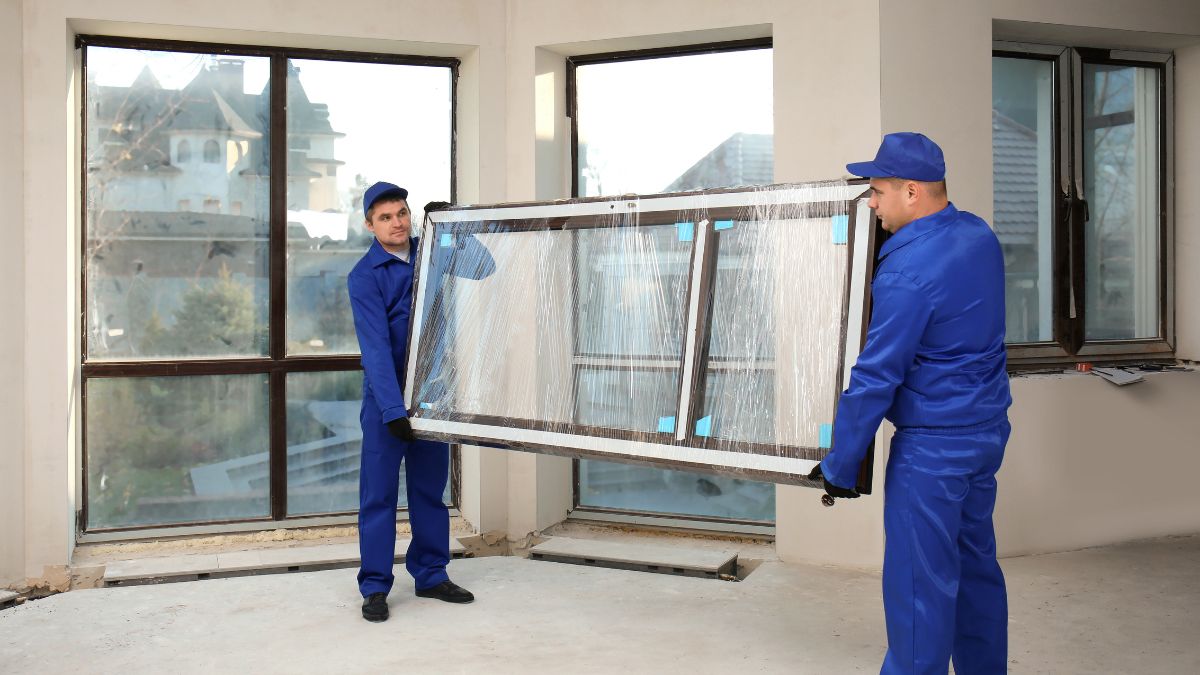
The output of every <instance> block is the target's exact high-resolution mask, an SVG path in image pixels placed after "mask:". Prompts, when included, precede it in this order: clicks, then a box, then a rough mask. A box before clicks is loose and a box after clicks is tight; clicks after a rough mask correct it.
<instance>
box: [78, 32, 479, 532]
mask: <svg viewBox="0 0 1200 675" xmlns="http://www.w3.org/2000/svg"><path fill="white" fill-rule="evenodd" d="M87 47H112V48H121V49H135V50H148V51H174V52H186V53H195V54H208V55H230V56H257V57H267V58H269V59H270V76H269V82H270V83H271V94H270V96H271V100H270V110H271V116H270V120H271V121H270V127H271V128H270V132H271V144H270V147H269V150H268V152H269V157H270V166H271V168H272V170H271V174H270V178H269V195H270V196H269V204H270V206H269V210H270V213H269V217H270V224H269V228H270V229H269V232H270V234H269V240H268V251H269V252H268V284H269V291H268V297H269V300H268V305H269V309H268V323H267V326H268V336H269V338H268V341H269V347H268V355H267V356H265V357H232V358H228V359H216V358H207V359H156V360H147V361H135V360H127V361H119V360H105V361H98V362H92V361H89V360H88V344H87V325H88V322H87V307H88V306H89V303H87V302H86V301H85V302H82V303H81V304H82V309H81V324H80V326H81V330H80V355H81V361H82V363H81V368H80V372H81V387H80V390H81V405H80V426H81V429H82V430H83V431H82V432H81V434H80V438H81V441H80V443H81V453H80V456H81V458H82V476H81V485H82V492H81V495H82V497H81V500H80V504H79V506H78V510H79V513H78V520H77V523H78V524H77V531H78V532H81V533H100V532H125V531H129V532H134V531H139V530H158V529H170V528H185V527H195V526H198V525H201V526H212V525H225V524H233V523H262V522H280V523H281V524H286V523H288V522H289V521H305V520H310V519H312V518H322V517H330V516H351V515H354V514H355V513H357V511H342V512H329V513H306V514H299V515H288V512H287V416H286V415H287V399H286V396H287V392H286V384H287V375H288V374H289V373H310V372H338V371H354V370H362V365H361V363H360V356H359V355H358V354H351V355H331V356H311V355H291V356H289V355H288V354H287V349H286V343H285V335H286V320H287V316H286V313H287V175H286V172H284V171H276V170H275V168H277V167H286V166H287V153H288V148H287V115H286V112H285V104H286V102H287V79H288V78H287V64H288V60H289V59H312V60H324V61H341V62H349V63H379V64H391V65H418V66H436V67H444V68H448V69H449V71H450V129H451V135H450V199H451V201H452V202H453V201H454V200H455V198H456V194H457V173H458V172H457V164H456V156H457V134H455V133H454V130H455V129H456V127H457V114H458V75H459V65H460V61H459V59H457V58H451V57H433V56H419V55H401V54H379V53H371V52H354V51H338V50H326V49H293V48H283V47H269V46H252V45H238V44H228V43H211V42H186V41H179V40H152V39H142V38H123V37H111V36H100V35H79V36H77V37H76V40H75V48H76V49H77V50H79V52H80V63H81V64H82V68H83V72H84V77H86V73H87ZM81 96H82V103H81V120H82V124H81V131H80V141H79V143H80V156H81V157H85V158H86V157H87V147H86V139H87V114H88V103H87V92H86V91H84V92H83V94H82V95H81ZM87 178H88V176H87V162H86V161H84V162H81V169H80V176H79V179H80V191H81V195H80V222H81V223H83V224H84V225H83V228H84V230H86V228H87V222H88V221H87V199H86V191H87V184H88V183H87ZM87 244H88V237H87V233H86V231H85V232H83V233H82V235H81V236H80V249H81V257H80V260H81V262H80V297H81V298H84V299H86V298H87V292H88V284H87V272H88V270H87V269H86V261H87V255H86V252H87ZM256 374H261V375H266V376H268V378H269V389H268V392H269V393H268V399H269V400H268V406H269V408H268V409H269V411H270V419H269V422H268V424H269V439H270V441H269V447H268V457H269V467H270V490H269V496H270V506H271V512H270V515H269V516H266V517H259V518H238V519H231V520H216V521H214V520H202V521H187V522H177V523H159V524H150V525H137V526H129V527H114V528H90V527H88V452H87V433H86V430H87V419H86V415H87V395H88V388H87V385H88V382H89V381H90V380H92V379H100V378H138V377H170V376H203V375H214V376H215V375H256ZM459 457H460V453H459V449H458V448H457V447H453V449H452V454H451V469H450V474H451V475H450V506H451V507H454V508H457V507H458V504H459V503H460V493H461V485H460V476H461V468H460V466H459V465H460V462H459ZM404 510H405V509H399V511H404Z"/></svg>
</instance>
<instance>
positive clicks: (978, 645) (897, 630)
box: [880, 417, 1010, 675]
mask: <svg viewBox="0 0 1200 675" xmlns="http://www.w3.org/2000/svg"><path fill="white" fill-rule="evenodd" d="M1009 431H1010V427H1009V423H1008V419H1007V417H1001V418H998V419H996V420H992V421H991V422H988V423H985V424H980V425H977V426H972V427H957V428H945V429H929V428H912V427H910V428H902V429H899V430H897V432H896V435H895V436H894V437H893V438H892V449H891V456H890V458H889V459H888V466H887V479H886V484H885V488H884V489H885V498H884V514H883V518H884V532H885V534H886V536H887V544H886V549H885V552H884V561H883V606H884V614H885V617H886V620H887V635H888V651H887V656H886V657H885V658H884V662H883V668H882V669H881V671H880V672H881V673H887V674H891V673H939V674H944V673H946V672H947V670H948V669H949V663H950V659H951V656H953V659H954V670H955V672H956V673H958V675H977V674H980V673H1004V672H1006V670H1007V666H1008V596H1007V593H1006V592H1005V588H1004V575H1003V573H1001V571H1000V565H999V564H998V563H997V562H996V534H995V531H994V530H993V529H992V510H993V508H994V507H995V505H996V471H997V470H999V469H1000V462H1001V460H1002V459H1003V457H1004V445H1005V443H1007V442H1008V435H1009Z"/></svg>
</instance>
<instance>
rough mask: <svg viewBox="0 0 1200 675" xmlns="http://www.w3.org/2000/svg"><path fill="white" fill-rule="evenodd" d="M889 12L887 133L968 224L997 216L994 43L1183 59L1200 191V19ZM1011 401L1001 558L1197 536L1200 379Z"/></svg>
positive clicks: (1188, 322) (1183, 315) (1181, 138)
mask: <svg viewBox="0 0 1200 675" xmlns="http://www.w3.org/2000/svg"><path fill="white" fill-rule="evenodd" d="M880 8H881V12H880V25H881V31H882V36H881V40H880V43H881V45H882V46H881V55H880V60H881V74H880V87H881V90H882V96H881V98H882V122H883V124H882V130H883V131H884V132H890V131H899V130H906V129H917V130H921V131H924V132H925V133H927V134H929V135H930V136H931V137H933V138H934V139H936V140H937V141H938V142H939V143H940V144H941V145H942V147H943V149H944V150H945V152H946V156H947V169H948V178H949V188H950V192H951V199H952V200H953V201H954V202H955V204H956V205H958V206H959V208H963V209H966V210H969V211H973V212H975V213H977V214H979V215H980V216H983V217H984V218H989V219H990V218H991V214H992V170H991V128H990V119H991V117H990V109H991V40H992V37H993V31H994V30H995V31H997V32H999V33H1002V34H1003V35H1002V36H1003V37H1006V38H1009V39H1012V38H1018V39H1025V40H1031V41H1033V40H1036V41H1040V42H1049V41H1056V40H1059V41H1065V42H1067V43H1068V44H1080V45H1085V46H1087V45H1090V46H1100V45H1108V46H1112V47H1124V48H1157V49H1160V50H1161V49H1164V48H1167V49H1171V48H1176V49H1180V52H1179V57H1180V58H1179V63H1178V65H1177V71H1176V86H1177V88H1178V89H1179V91H1181V92H1182V95H1180V96H1179V97H1178V98H1177V100H1176V116H1175V123H1176V129H1177V132H1176V133H1177V136H1176V147H1175V157H1176V172H1177V173H1176V185H1178V186H1188V185H1194V184H1195V183H1196V180H1197V179H1198V178H1200V173H1198V171H1197V170H1198V168H1200V167H1198V165H1197V161H1196V159H1195V156H1196V154H1197V152H1198V151H1200V145H1197V141H1200V123H1197V121H1196V120H1198V119H1200V118H1198V117H1197V116H1196V114H1195V109H1196V105H1197V104H1200V101H1197V94H1198V92H1197V89H1200V68H1198V67H1197V66H1198V65H1200V64H1198V63H1197V54H1196V48H1195V47H1187V48H1181V47H1184V46H1186V45H1189V44H1190V45H1195V44H1200V5H1197V4H1196V3H1194V2H1176V1H1165V2H1155V3H1144V2H1120V1H1113V2H1103V3H1100V2H1087V1H1084V0H1072V1H1064V2H1056V3H1039V2H1027V1H1025V0H993V1H992V2H979V3H960V2H951V1H949V0H918V1H915V2H905V3H888V2H881V3H880ZM1060 24H1061V25H1060ZM1193 193H1194V191H1192V190H1188V189H1186V188H1183V189H1179V190H1178V191H1177V194H1176V206H1177V213H1176V242H1177V245H1178V246H1179V248H1178V249H1177V259H1178V260H1180V261H1183V262H1184V264H1183V265H1181V269H1180V273H1179V274H1178V276H1177V279H1176V286H1175V288H1176V292H1177V296H1176V302H1175V306H1176V308H1177V311H1178V315H1177V316H1178V319H1179V325H1178V327H1177V333H1178V335H1179V345H1180V350H1179V352H1180V356H1183V357H1187V358H1195V349H1196V345H1197V340H1198V339H1200V332H1198V329H1200V326H1198V325H1197V317H1196V310H1195V307H1196V306H1197V305H1198V304H1200V278H1198V277H1197V275H1196V273H1195V272H1192V271H1190V270H1188V269H1186V267H1187V265H1186V261H1187V260H1188V257H1187V255H1188V253H1190V252H1194V250H1195V242H1196V239H1197V234H1198V233H1200V218H1197V206H1196V196H1195V195H1194V194H1193ZM1013 398H1014V405H1013V408H1012V410H1011V412H1010V418H1011V419H1012V423H1013V429H1014V432H1013V436H1012V439H1011V440H1010V442H1009V446H1008V451H1007V455H1006V460H1005V464H1004V467H1003V469H1002V470H1001V473H1000V476H999V479H1000V481H1001V487H1000V497H999V503H998V505H997V508H996V515H995V523H996V529H997V532H998V540H999V547H1000V553H1001V555H1015V554H1021V553H1029V552H1037V551H1053V550H1065V549H1070V548H1078V547H1081V546H1093V545H1099V544H1104V543H1109V542H1113V541H1120V540H1124V539H1133V538H1138V537H1149V536H1155V535H1160V534H1166V533H1182V532H1197V531H1200V495H1197V494H1196V491H1195V490H1194V489H1188V488H1187V487H1186V486H1187V483H1188V481H1187V480H1186V478H1185V477H1186V476H1189V475H1195V471H1196V470H1197V468H1200V459H1198V458H1197V457H1196V455H1195V453H1193V452H1189V451H1188V450H1187V448H1190V447H1192V446H1194V445H1195V439H1196V438H1197V430H1198V428H1197V426H1196V421H1195V415H1194V413H1192V412H1189V411H1194V410H1195V409H1196V406H1197V404H1198V403H1200V373H1188V374H1170V375H1157V376H1150V377H1148V378H1147V381H1146V382H1144V383H1141V384H1136V385H1132V386H1130V387H1128V388H1125V389H1117V388H1115V387H1113V386H1112V385H1108V384H1107V383H1105V382H1103V381H1100V380H1099V379H1098V378H1095V377H1090V376H1089V377H1083V376H1076V377H1062V378H1039V377H1026V378H1017V379H1014V381H1013ZM1131 451H1132V452H1131ZM1150 483H1158V486H1155V487H1152V486H1151V485H1150ZM1168 485H1169V486H1170V487H1167V486H1168ZM1134 495H1137V496H1134Z"/></svg>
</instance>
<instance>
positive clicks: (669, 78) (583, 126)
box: [568, 40, 775, 523]
mask: <svg viewBox="0 0 1200 675" xmlns="http://www.w3.org/2000/svg"><path fill="white" fill-rule="evenodd" d="M772 57H773V50H772V49H771V43H770V40H758V41H749V42H741V43H725V44H717V45H703V46H696V47H689V48H676V49H665V50H648V51H640V52H627V53H620V54H598V55H590V56H584V57H575V58H573V59H571V60H570V62H569V64H568V71H569V76H568V81H569V85H568V86H569V91H570V100H569V101H568V106H570V110H571V117H572V124H573V129H574V133H573V135H574V147H573V153H574V157H575V167H574V181H573V185H574V196H576V197H595V196H604V195H614V194H625V193H640V194H651V193H657V192H682V191H690V190H701V189H708V188H720V187H738V186H746V185H763V184H768V183H772V182H773V180H774V139H773V133H774V126H773V115H772V109H773V97H772V82H771V78H772V64H771V61H772ZM718 92H719V93H718ZM725 236H726V239H728V240H729V241H727V242H726V243H725V244H724V245H723V247H722V249H721V253H720V260H719V261H718V263H717V271H716V279H715V284H714V287H715V292H716V294H717V295H716V303H717V304H716V307H717V311H716V314H715V315H714V317H713V321H714V328H716V327H718V326H719V324H721V323H722V322H726V321H733V320H734V317H733V316H732V314H731V313H730V312H728V311H722V310H721V308H723V307H724V308H732V307H734V306H736V305H737V303H739V302H744V301H749V302H757V303H768V304H769V303H770V302H771V298H770V297H765V296H763V295H761V294H758V293H755V292H753V291H750V286H753V285H754V281H755V279H754V272H753V271H752V270H746V269H742V267H741V266H740V265H739V264H738V263H739V260H740V259H742V258H743V257H744V254H745V251H742V250H741V249H742V248H744V247H745V246H749V245H753V240H754V233H753V232H751V231H750V230H749V229H744V230H739V231H738V232H736V233H734V232H730V233H726V235H725ZM743 239H744V240H745V241H743ZM660 258H661V261H660V264H661V265H662V268H663V269H662V272H663V275H664V277H663V278H664V279H665V280H667V283H666V285H665V286H664V288H665V289H668V290H671V289H675V290H679V289H683V288H685V287H686V279H685V278H684V277H683V269H685V268H686V259H683V263H682V265H680V263H679V260H678V256H675V257H672V255H671V252H670V251H669V250H668V249H666V248H664V251H663V253H662V255H661V256H660ZM597 259H600V260H603V258H602V257H598V258H597ZM672 266H677V267H680V268H681V269H680V270H679V271H678V273H677V274H676V273H674V272H673V271H672ZM592 272H593V273H594V274H595V275H596V276H597V279H599V280H601V281H600V282H598V283H593V284H589V285H588V288H589V289H590V292H591V293H594V294H608V295H610V296H612V301H613V302H620V301H621V300H622V293H624V291H623V290H622V288H621V287H620V282H621V281H622V280H621V279H620V278H612V277H610V276H606V274H605V271H604V269H603V265H602V264H601V265H599V266H597V267H596V268H595V269H594V270H593V271H592ZM605 279H607V281H604V280H605ZM670 279H676V282H675V283H674V285H673V284H672V283H671V282H670V281H669V280H670ZM676 286H678V287H679V288H678V289H677V288H676ZM762 287H763V286H762V285H759V286H758V288H760V289H761V288H762ZM679 292H680V293H681V292H683V291H682V290H679ZM675 295H678V293H671V294H668V295H667V296H666V297H667V301H666V302H667V305H666V307H665V308H660V311H662V309H667V310H670V309H671V303H672V302H677V300H675V301H673V300H671V298H673V297H674V296H675ZM749 296H753V297H752V298H751V297H749ZM600 300H603V299H602V298H601V299H600ZM744 309H745V308H744V307H743V310H744ZM665 315H666V316H672V317H673V316H676V315H677V313H675V312H672V311H667V313H666V314H665ZM575 325H576V327H577V328H576V330H577V331H578V335H577V336H576V345H577V346H578V348H579V351H580V354H579V356H580V357H587V358H588V359H589V367H588V368H587V369H581V370H579V371H578V374H577V382H576V387H577V390H578V391H579V396H580V399H579V400H580V401H581V402H582V403H581V405H582V404H587V403H588V402H589V401H591V400H593V399H594V400H601V401H604V402H605V403H606V407H597V406H595V405H590V404H588V405H585V406H584V407H585V408H586V409H587V410H590V411H591V412H590V413H589V414H592V415H599V416H600V417H599V418H598V419H596V420H594V423H597V424H604V423H606V421H607V420H610V419H619V418H625V419H631V420H632V419H637V417H638V416H639V415H642V416H645V415H652V414H653V410H652V409H651V408H650V407H647V406H646V405H643V403H642V401H643V399H652V400H656V401H668V400H669V399H670V396H665V395H661V393H662V392H669V391H675V390H677V389H678V387H679V384H678V382H676V381H674V380H673V379H672V378H674V377H676V374H675V373H674V372H673V371H670V370H664V369H654V368H634V369H631V368H630V367H629V364H628V363H626V362H623V361H622V360H621V359H616V358H612V357H611V355H613V354H632V353H640V352H641V351H645V352H646V354H645V357H646V358H658V359H662V358H670V357H671V356H673V354H672V353H669V351H670V350H668V351H666V352H664V351H663V350H664V348H665V345H658V344H646V345H642V346H639V345H634V344H631V341H636V340H638V339H639V338H640V337H641V336H639V335H629V334H626V333H624V332H622V331H620V330H614V329H613V328H614V327H611V326H605V325H602V324H597V323H596V320H594V319H593V318H592V317H589V316H580V317H578V320H577V321H576V323H575ZM681 328H682V326H675V327H672V326H667V325H664V326H663V330H662V331H661V334H662V335H664V336H671V335H675V334H676V331H678V330H681ZM716 332H717V333H719V334H722V335H727V336H730V337H731V338H735V340H733V341H731V342H730V344H719V345H712V347H711V350H712V354H713V356H714V357H715V358H717V359H718V361H717V362H716V363H717V364H719V359H720V358H725V357H729V358H736V359H740V361H739V362H744V361H746V359H750V360H751V361H753V362H755V363H758V364H764V363H767V364H769V363H771V362H772V360H773V356H774V355H773V354H764V353H759V350H761V349H767V348H768V347H767V346H766V345H755V344H749V343H745V342H741V343H738V344H734V342H736V337H737V335H736V331H723V332H722V331H716ZM641 347H645V349H644V350H643V349H641ZM626 360H627V359H626ZM713 367H714V368H718V369H719V368H720V367H721V366H720V365H714V366H713ZM736 377H737V381H736V382H735V381H733V380H729V379H728V378H727V377H726V376H724V375H723V374H722V373H720V372H718V371H714V373H712V378H711V380H710V386H709V387H708V389H707V394H706V399H705V400H704V401H703V408H704V410H705V411H710V412H712V411H718V409H719V408H720V407H721V406H723V405H724V401H726V400H732V399H730V398H729V397H726V396H723V395H722V393H723V392H726V391H732V390H731V389H728V388H730V387H734V388H739V391H740V390H741V388H744V389H745V390H747V391H752V392H754V395H753V396H754V400H755V402H756V403H759V404H761V405H762V407H761V408H760V409H761V410H766V411H773V410H775V405H774V402H773V401H772V400H770V398H771V395H772V393H773V392H772V389H771V387H770V386H769V385H770V382H771V379H770V377H771V375H770V373H769V372H767V371H761V372H757V371H756V372H751V373H739V374H738V375H737V376H736ZM723 378H724V379H723ZM746 378H749V379H746ZM622 391H624V392H631V393H632V394H629V395H625V396H619V395H617V393H619V392H622ZM738 400H745V399H744V397H739V399H738ZM613 406H619V407H620V408H621V409H612V408H613ZM726 412H732V411H726ZM765 416H767V417H769V416H770V413H767V414H766V415H765ZM718 417H719V418H720V419H724V420H728V419H731V417H733V416H732V415H730V414H726V415H720V416H718ZM740 418H744V419H746V420H750V419H751V416H745V415H743V416H740ZM759 423H761V424H763V425H765V427H764V428H773V427H774V423H773V420H772V419H760V420H759ZM747 424H751V425H752V424H753V423H751V422H749V421H747ZM753 431H754V430H753V429H752V428H750V427H747V428H744V429H742V428H739V429H732V428H727V429H724V430H723V432H724V433H734V434H737V435H747V434H748V435H749V436H748V437H752V436H753V435H754V434H753ZM714 433H722V432H721V431H715V432H714ZM576 478H577V480H576V489H575V503H576V505H577V506H578V507H581V508H583V509H585V510H587V509H591V510H597V511H605V512H618V513H619V512H635V513H655V514H675V515H683V516H688V517H698V518H705V519H718V520H734V521H743V522H755V523H762V522H770V521H773V520H774V519H775V486H774V485H773V484H770V483H762V482H755V481H751V480H746V479H742V478H733V477H725V476H713V475H705V474H699V473H690V472H685V471H670V470H663V469H656V468H650V467H644V466H636V465H630V464H617V463H610V462H603V461H598V460H579V461H578V463H577V467H576Z"/></svg>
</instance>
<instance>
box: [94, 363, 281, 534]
mask: <svg viewBox="0 0 1200 675" xmlns="http://www.w3.org/2000/svg"><path fill="white" fill-rule="evenodd" d="M267 398H268V378H267V377H266V376H265V375H221V376H203V377H143V378H113V379H108V378H104V379H90V380H88V381H87V390H86V398H85V406H86V407H85V410H86V412H85V414H86V415H87V418H86V419H87V423H86V429H85V433H86V434H87V475H88V483H87V499H88V527H89V528H110V527H131V526H135V525H161V524H170V523H189V522H204V521H213V520H232V519H242V518H255V517H265V516H268V515H269V514H270V503H269V490H270V463H269V461H268V457H267V454H268V453H267V450H268V443H269V441H268V410H267V408H268V404H267Z"/></svg>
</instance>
